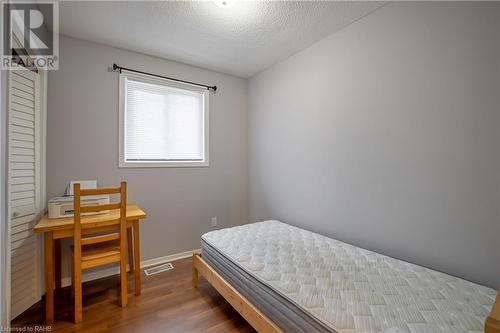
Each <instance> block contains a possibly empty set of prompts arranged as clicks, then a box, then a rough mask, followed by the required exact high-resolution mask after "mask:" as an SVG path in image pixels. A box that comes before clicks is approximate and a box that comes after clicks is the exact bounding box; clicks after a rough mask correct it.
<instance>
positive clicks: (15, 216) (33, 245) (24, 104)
mask: <svg viewBox="0 0 500 333" xmlns="http://www.w3.org/2000/svg"><path fill="white" fill-rule="evenodd" d="M40 87H41V85H40V76H39V74H37V73H35V72H32V71H28V70H16V71H11V72H10V79H9V115H8V119H9V148H8V150H9V195H10V215H11V219H10V247H11V318H15V317H16V316H18V315H19V314H21V313H22V312H23V311H25V310H26V309H28V308H29V307H30V306H31V305H33V304H34V303H36V302H37V301H39V300H40V297H41V295H40V278H41V276H40V266H39V265H40V257H39V253H40V244H39V242H40V240H39V239H40V237H39V236H38V235H35V234H33V226H34V225H35V222H36V221H37V220H38V218H39V216H38V214H39V212H40V207H41V205H40V181H41V179H40V178H41V177H40V175H41V173H40V170H41V169H40V149H41V137H40V128H41V127H40V101H41V100H40V96H41V92H40V90H41V89H40Z"/></svg>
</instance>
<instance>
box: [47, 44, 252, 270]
mask: <svg viewBox="0 0 500 333" xmlns="http://www.w3.org/2000/svg"><path fill="white" fill-rule="evenodd" d="M60 55H61V56H60V69H59V70H58V71H50V73H49V78H48V115H47V129H48V131H47V132H48V134H47V185H48V186H47V196H48V198H51V197H54V196H60V195H62V194H64V191H65V188H66V186H67V184H68V182H69V181H70V180H76V179H97V180H98V182H99V183H100V184H101V185H114V184H119V182H120V180H126V181H128V201H129V202H130V203H137V204H139V205H140V206H141V207H143V208H144V210H145V211H146V212H147V214H148V218H147V220H146V221H145V222H144V223H142V224H141V251H142V252H141V257H142V260H148V259H153V258H158V257H162V256H167V255H172V254H176V253H180V252H184V251H190V250H193V249H197V248H200V236H201V235H202V234H203V233H205V232H207V231H209V230H211V229H212V228H210V218H211V217H212V216H217V217H218V222H219V227H227V226H232V225H237V224H241V223H245V222H246V221H247V209H246V207H247V198H246V195H247V192H246V191H247V185H246V179H247V170H246V157H247V153H246V147H247V140H246V121H247V117H246V105H247V99H246V98H247V81H246V80H243V79H239V78H236V77H232V76H229V75H225V74H221V73H216V72H213V71H209V70H204V69H200V68H197V67H193V66H188V65H184V64H181V63H177V62H172V61H167V60H163V59H160V58H155V57H151V56H146V55H143V54H139V53H134V52H130V51H125V50H121V49H116V48H112V47H108V46H104V45H100V44H95V43H91V42H86V41H82V40H77V39H72V38H67V37H62V38H61V42H60ZM113 63H118V64H120V65H122V66H125V67H130V68H136V69H139V70H143V71H147V72H152V73H156V74H160V75H161V74H163V75H168V76H173V77H178V78H182V79H186V80H190V81H197V82H202V83H206V84H210V85H217V87H218V90H217V93H216V94H215V95H214V94H211V95H210V167H208V168H128V169H127V168H125V169H120V168H118V74H117V73H114V72H110V71H109V67H110V66H111V65H112V64H113ZM65 252H67V251H65ZM66 275H67V274H66Z"/></svg>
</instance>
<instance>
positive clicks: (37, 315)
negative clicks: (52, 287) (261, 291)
mask: <svg viewBox="0 0 500 333" xmlns="http://www.w3.org/2000/svg"><path fill="white" fill-rule="evenodd" d="M173 265H174V269H173V270H170V271H167V272H163V273H160V274H157V275H152V276H149V277H147V276H145V275H143V280H142V281H143V283H142V286H143V288H142V295H141V296H138V297H136V296H134V295H133V279H131V277H129V304H128V306H127V307H126V308H121V307H120V305H119V276H113V277H110V278H105V279H101V280H98V281H92V282H89V283H86V284H84V287H83V322H82V323H79V324H74V323H73V302H72V299H71V293H70V289H69V288H64V289H62V290H60V291H59V292H57V291H56V294H55V295H56V297H55V299H56V307H55V316H56V323H55V324H54V325H53V326H52V327H51V332H58V333H59V332H60V333H63V332H64V333H67V332H89V333H91V332H173V333H176V332H179V333H181V332H182V333H185V332H255V331H254V330H253V329H252V327H251V326H250V325H249V324H248V323H247V322H246V321H245V320H244V319H243V318H242V317H241V316H240V315H239V314H238V313H237V312H236V311H235V310H234V309H233V308H232V307H231V306H230V305H229V303H227V302H226V300H225V299H224V298H222V296H220V295H219V294H218V292H217V291H216V290H215V289H214V288H212V287H211V286H210V285H209V284H208V283H207V282H206V281H205V279H203V278H200V283H199V287H198V289H195V288H193V287H192V286H191V267H192V266H191V258H187V259H182V260H178V261H175V262H173ZM44 311H45V310H44V304H43V300H42V301H41V302H39V303H37V304H35V305H33V306H32V307H31V308H30V309H28V310H27V311H26V312H24V313H23V314H21V315H20V316H19V317H17V318H16V319H15V320H14V321H13V322H12V324H13V326H16V327H23V326H35V325H44Z"/></svg>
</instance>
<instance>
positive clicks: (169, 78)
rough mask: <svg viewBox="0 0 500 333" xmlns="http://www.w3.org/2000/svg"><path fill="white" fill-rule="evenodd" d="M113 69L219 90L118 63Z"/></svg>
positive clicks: (215, 87) (214, 87) (214, 88)
mask: <svg viewBox="0 0 500 333" xmlns="http://www.w3.org/2000/svg"><path fill="white" fill-rule="evenodd" d="M113 70H114V71H119V72H120V73H121V72H122V70H126V71H129V72H134V73H139V74H144V75H151V76H155V77H159V78H162V79H167V80H170V81H175V82H182V83H187V84H191V85H193V86H198V87H203V88H206V89H208V90H212V91H213V92H216V91H217V86H207V85H205V84H201V83H196V82H190V81H185V80H179V79H174V78H172V77H168V76H161V75H156V74H151V73H146V72H142V71H137V70H135V69H130V68H126V67H122V66H118V65H117V64H113Z"/></svg>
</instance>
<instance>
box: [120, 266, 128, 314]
mask: <svg viewBox="0 0 500 333" xmlns="http://www.w3.org/2000/svg"><path fill="white" fill-rule="evenodd" d="M123 259H124V258H123ZM123 259H122V260H120V294H121V297H120V298H121V304H122V307H126V306H127V302H128V299H127V297H128V291H127V266H126V261H125V260H123Z"/></svg>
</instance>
